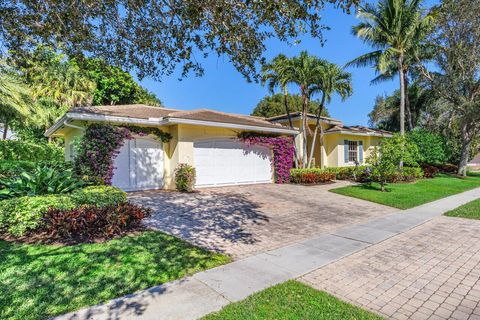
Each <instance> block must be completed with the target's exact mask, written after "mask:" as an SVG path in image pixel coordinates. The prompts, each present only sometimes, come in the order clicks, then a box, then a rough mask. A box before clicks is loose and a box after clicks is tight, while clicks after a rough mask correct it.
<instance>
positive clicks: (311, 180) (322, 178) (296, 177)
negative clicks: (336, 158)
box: [290, 168, 335, 184]
mask: <svg viewBox="0 0 480 320" xmlns="http://www.w3.org/2000/svg"><path fill="white" fill-rule="evenodd" d="M332 180H335V173H333V172H329V171H327V170H324V169H320V168H311V169H291V170H290V182H292V183H299V184H316V183H325V182H329V181H332Z"/></svg>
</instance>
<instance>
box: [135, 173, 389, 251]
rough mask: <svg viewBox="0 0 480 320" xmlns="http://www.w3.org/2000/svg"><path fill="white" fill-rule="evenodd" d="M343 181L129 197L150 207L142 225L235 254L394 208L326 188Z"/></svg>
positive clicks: (338, 225) (280, 242) (258, 249)
mask: <svg viewBox="0 0 480 320" xmlns="http://www.w3.org/2000/svg"><path fill="white" fill-rule="evenodd" d="M344 184H345V182H337V183H336V184H332V185H322V186H300V185H289V184H285V185H275V184H262V185H248V186H236V187H223V188H210V189H201V190H200V191H199V192H198V193H193V194H186V193H178V192H167V191H144V192H135V193H130V194H129V199H130V200H132V201H134V202H137V203H141V204H142V205H146V206H149V207H151V208H153V209H154V211H155V214H154V215H153V217H151V218H149V219H148V220H147V221H146V224H147V226H149V227H152V228H154V229H158V230H162V231H165V232H167V233H170V234H173V235H176V236H179V237H181V238H183V239H185V240H187V241H189V242H191V243H194V244H196V245H199V246H202V247H205V248H208V249H212V250H216V251H220V252H225V253H228V254H230V255H232V256H233V257H234V258H239V257H245V256H248V255H251V254H254V253H258V252H262V251H265V250H269V249H273V248H277V247H281V246H284V245H286V244H289V243H294V242H297V241H301V240H303V239H306V238H309V237H311V236H313V235H316V234H318V233H322V232H326V231H330V230H333V229H337V228H340V227H343V226H346V225H350V224H354V223H358V222H362V221H365V220H368V219H370V218H373V217H378V216H381V215H385V214H388V213H392V212H394V211H396V209H393V208H390V207H385V206H382V205H378V204H375V203H371V202H367V201H363V200H358V199H354V198H349V197H344V196H341V195H337V194H334V193H331V192H328V189H330V188H332V187H338V186H341V185H344Z"/></svg>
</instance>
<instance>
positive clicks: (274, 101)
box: [252, 93, 330, 118]
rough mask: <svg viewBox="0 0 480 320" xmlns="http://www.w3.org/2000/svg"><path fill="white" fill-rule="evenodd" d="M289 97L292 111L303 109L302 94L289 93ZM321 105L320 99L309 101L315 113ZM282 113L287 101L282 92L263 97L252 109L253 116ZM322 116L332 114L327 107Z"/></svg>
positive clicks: (270, 115) (309, 105) (309, 110)
mask: <svg viewBox="0 0 480 320" xmlns="http://www.w3.org/2000/svg"><path fill="white" fill-rule="evenodd" d="M287 99H288V106H289V108H290V112H297V111H302V104H303V101H302V97H301V96H300V95H298V94H289V95H288V98H287ZM319 107H320V102H319V101H317V100H311V101H310V102H309V103H308V112H309V113H313V114H315V113H316V112H317V110H318V108H319ZM282 114H285V103H284V101H283V94H281V93H277V94H274V95H271V96H265V97H263V98H262V100H260V102H259V103H258V104H257V106H256V107H255V109H253V111H252V116H258V117H265V118H270V117H274V116H279V115H282ZM322 116H325V117H329V116H330V115H329V113H328V110H327V108H326V107H325V108H324V109H323V112H322Z"/></svg>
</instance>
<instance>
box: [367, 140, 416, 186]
mask: <svg viewBox="0 0 480 320" xmlns="http://www.w3.org/2000/svg"><path fill="white" fill-rule="evenodd" d="M418 157H419V156H418V148H417V146H416V145H415V144H414V143H411V142H409V141H408V140H407V139H406V138H405V137H403V136H401V135H399V134H395V135H394V136H393V137H392V138H388V139H383V140H382V142H381V143H380V146H379V147H375V149H374V150H373V151H372V152H371V154H370V156H369V157H368V158H367V163H368V164H369V165H371V177H372V180H373V181H376V182H378V183H380V188H381V191H382V192H384V191H385V185H386V183H387V182H388V181H390V180H393V177H394V176H396V175H399V174H401V173H402V168H401V167H400V163H401V162H403V164H404V165H405V166H410V167H418V163H417V160H418Z"/></svg>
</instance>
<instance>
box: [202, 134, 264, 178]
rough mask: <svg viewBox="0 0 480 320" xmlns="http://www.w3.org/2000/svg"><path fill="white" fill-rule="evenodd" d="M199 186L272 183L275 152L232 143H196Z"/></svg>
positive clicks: (221, 141) (237, 142)
mask: <svg viewBox="0 0 480 320" xmlns="http://www.w3.org/2000/svg"><path fill="white" fill-rule="evenodd" d="M194 148H195V150H194V158H195V168H196V170H197V186H198V187H202V186H221V185H235V184H250V183H268V182H272V173H273V172H272V162H271V158H272V155H271V154H272V152H271V150H270V149H269V148H266V147H261V146H246V145H245V144H244V143H242V142H239V141H232V140H214V141H202V142H196V143H195V144H194Z"/></svg>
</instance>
